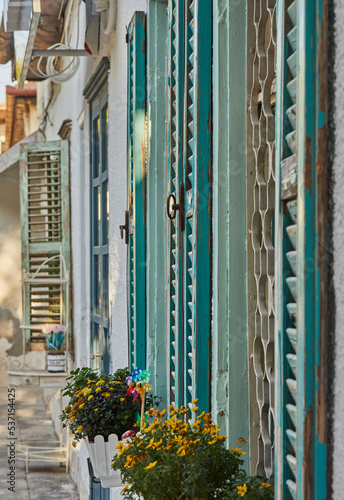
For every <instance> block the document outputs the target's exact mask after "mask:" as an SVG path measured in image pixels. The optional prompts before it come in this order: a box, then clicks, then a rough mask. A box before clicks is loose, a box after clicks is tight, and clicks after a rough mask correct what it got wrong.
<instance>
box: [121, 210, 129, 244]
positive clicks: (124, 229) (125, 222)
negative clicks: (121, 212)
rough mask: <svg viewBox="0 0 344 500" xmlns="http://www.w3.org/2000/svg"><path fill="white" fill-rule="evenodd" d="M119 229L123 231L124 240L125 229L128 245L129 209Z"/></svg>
mask: <svg viewBox="0 0 344 500" xmlns="http://www.w3.org/2000/svg"><path fill="white" fill-rule="evenodd" d="M119 230H120V231H121V238H122V240H123V231H125V243H126V244H127V245H128V243H129V210H126V211H125V216H124V224H122V225H121V226H119Z"/></svg>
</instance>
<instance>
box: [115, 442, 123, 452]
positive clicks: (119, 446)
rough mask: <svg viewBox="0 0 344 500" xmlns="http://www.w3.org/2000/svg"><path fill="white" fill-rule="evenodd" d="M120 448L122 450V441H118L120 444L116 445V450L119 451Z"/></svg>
mask: <svg viewBox="0 0 344 500" xmlns="http://www.w3.org/2000/svg"><path fill="white" fill-rule="evenodd" d="M121 448H123V441H120V442H119V443H118V445H117V446H116V449H117V450H120V449H121Z"/></svg>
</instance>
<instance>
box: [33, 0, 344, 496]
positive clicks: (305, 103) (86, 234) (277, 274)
mask: <svg viewBox="0 0 344 500" xmlns="http://www.w3.org/2000/svg"><path fill="white" fill-rule="evenodd" d="M341 11H342V9H341V4H340V2H327V1H326V0H318V1H316V2H314V1H312V2H311V1H308V0H294V1H287V0H247V1H246V2H245V1H235V0H234V1H230V0H214V1H212V2H210V1H208V0H168V1H165V0H147V3H146V2H144V1H143V0H135V1H133V2H130V4H128V3H127V2H122V1H118V2H111V1H110V3H109V6H108V9H105V10H104V11H103V12H102V13H101V14H100V15H99V13H98V12H97V2H96V1H95V2H89V1H87V2H85V3H84V2H73V1H70V2H68V3H67V6H65V10H63V9H62V10H61V12H62V17H61V19H63V22H64V25H63V30H62V31H61V30H60V31H59V33H63V34H62V38H61V37H60V38H59V41H62V42H63V43H64V44H66V45H68V46H69V47H73V48H75V49H80V48H82V46H83V42H84V34H86V35H85V36H86V38H85V41H86V44H87V48H88V50H89V51H90V52H91V53H92V56H91V55H90V56H88V57H86V56H85V55H84V54H83V55H80V57H79V56H77V57H78V64H79V66H78V67H77V69H76V70H75V72H74V74H73V75H72V76H71V77H70V79H66V80H65V81H57V82H54V81H52V79H51V78H46V79H43V78H39V80H41V79H42V80H44V81H39V83H38V84H37V101H38V110H39V121H40V124H39V129H40V131H41V132H42V133H43V134H44V136H45V141H44V142H45V143H48V144H52V145H53V144H55V146H54V147H57V146H56V145H57V144H59V146H58V147H60V145H63V144H64V145H65V146H63V147H68V148H69V158H67V159H66V163H67V164H68V165H67V166H68V169H69V175H70V181H69V186H70V188H69V187H68V186H66V187H65V188H63V187H61V197H62V199H63V198H64V199H67V197H68V199H69V198H70V254H69V253H68V252H67V253H68V255H67V254H66V262H67V267H68V270H69V271H70V272H71V288H70V290H71V311H72V320H71V329H70V333H71V340H72V351H73V359H71V363H72V365H71V366H92V367H94V368H98V369H100V370H102V371H104V372H109V371H113V370H115V369H117V368H120V367H123V366H125V365H128V366H129V367H130V369H132V368H134V367H136V366H141V367H142V368H147V369H149V370H151V372H152V378H151V379H152V385H153V387H154V392H155V393H156V394H157V395H158V396H160V397H161V398H162V405H164V406H165V405H167V406H168V405H169V404H170V403H175V404H177V405H181V404H186V405H188V404H190V402H191V401H192V400H193V399H195V398H198V405H199V407H200V408H202V409H206V410H211V411H212V414H213V416H214V418H215V420H216V421H217V422H218V423H219V424H220V426H221V429H222V432H223V433H224V434H226V435H227V436H228V445H233V444H234V443H235V441H236V440H237V439H239V438H240V437H243V438H247V439H249V452H248V453H247V455H246V456H245V466H246V469H247V470H249V471H250V473H251V474H259V475H260V476H263V477H266V478H268V479H269V480H271V481H274V483H275V498H276V499H280V500H282V499H283V500H289V499H298V500H301V499H305V500H306V499H318V500H321V499H325V498H328V499H329V498H334V499H340V498H341V476H342V472H341V470H340V463H341V460H340V457H341V454H342V453H343V452H342V446H341V420H342V415H343V412H342V411H341V407H342V405H343V401H344V394H343V391H342V389H341V384H340V379H341V375H340V374H341V371H342V369H343V366H342V361H341V352H342V348H343V346H342V344H343V339H342V334H341V330H340V325H341V322H340V318H341V315H342V314H343V310H344V309H343V308H344V305H343V303H342V302H343V301H342V296H343V285H342V282H343V280H342V279H341V269H342V267H343V265H342V260H343V258H342V252H341V248H342V238H343V236H342V234H343V231H342V223H341V220H342V209H343V207H342V205H343V202H342V196H341V177H342V166H341V149H342V142H343V141H342V140H341V138H342V135H343V133H344V129H343V124H342V119H341V112H340V109H341V101H342V84H341V81H342V80H341V72H342V67H343V64H342V58H341V50H342V49H341V47H342V45H343V44H342V43H341V42H342V41H343V36H344V35H343V33H342V31H343V30H342V27H341V26H342V25H343V23H341V16H342V14H341ZM45 15H49V12H48V13H47V12H45ZM43 27H44V24H43ZM98 30H99V31H98ZM59 36H60V35H59ZM37 37H38V35H37ZM37 37H36V38H37ZM37 43H38V42H37ZM66 61H69V60H68V59H63V58H61V61H60V62H59V63H58V64H60V66H58V68H57V69H58V71H59V72H61V71H62V72H63V70H64V68H66V67H67V65H68V64H69V62H66ZM32 64H33V63H32ZM34 64H36V66H37V61H36V62H35V63H34ZM36 66H35V67H36ZM32 69H34V66H32V67H31V70H32ZM36 70H37V67H36ZM32 74H33V73H32V71H31V76H30V78H33V76H32ZM61 74H62V73H61ZM26 75H30V73H29V72H27V73H26ZM336 75H337V78H335V77H336ZM55 141H59V142H55ZM61 141H62V142H61ZM31 147H34V146H31ZM49 147H50V146H49ZM51 147H53V146H51ZM61 147H62V146H61ZM28 151H30V146H28ZM25 162H27V160H25V159H24V160H23V165H24V164H26V163H25ZM66 168H67V167H66ZM64 189H65V192H64ZM51 228H52V229H51V231H54V227H53V226H51ZM67 231H69V229H68V224H66V225H64V226H63V229H62V233H61V234H63V232H67ZM56 241H57V240H56ZM58 241H59V240H58ZM62 404H63V402H62V401H61V400H60V399H58V398H57V399H56V400H55V403H54V405H55V407H54V408H55V413H56V415H57V414H58V413H59V408H60V407H61V405H62ZM56 425H58V420H57V418H56ZM72 474H73V476H74V478H75V480H76V482H77V484H78V487H79V490H80V492H81V495H82V498H88V497H90V498H91V499H92V498H94V499H95V498H103V499H105V498H110V497H111V498H112V499H114V498H117V497H119V491H117V490H116V489H113V491H111V492H109V491H102V490H101V489H99V487H98V486H95V485H94V484H93V483H92V482H91V483H90V481H89V474H88V470H87V465H86V450H85V449H84V448H83V446H81V447H80V448H78V449H76V451H75V452H73V454H72ZM89 495H90V496H89Z"/></svg>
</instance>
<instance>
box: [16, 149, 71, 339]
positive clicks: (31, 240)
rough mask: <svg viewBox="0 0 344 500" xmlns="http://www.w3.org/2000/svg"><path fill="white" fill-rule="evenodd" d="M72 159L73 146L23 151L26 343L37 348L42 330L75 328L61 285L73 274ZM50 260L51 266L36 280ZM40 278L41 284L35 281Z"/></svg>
mask: <svg viewBox="0 0 344 500" xmlns="http://www.w3.org/2000/svg"><path fill="white" fill-rule="evenodd" d="M68 155H69V152H68V141H56V142H44V143H29V144H25V145H23V146H21V156H20V210H21V239H22V266H23V288H24V304H23V316H24V317H23V322H24V324H25V325H27V326H30V328H28V329H27V330H26V338H27V341H30V342H31V343H36V342H41V341H44V336H42V331H41V326H42V325H43V324H45V323H59V324H64V325H66V324H70V321H69V317H68V318H67V314H68V315H69V311H70V308H69V307H68V306H69V304H66V297H67V295H68V294H66V290H65V284H63V283H62V282H61V280H63V279H64V278H65V277H66V275H65V271H66V270H67V271H69V270H70V209H69V156H68ZM60 254H62V255H63V258H64V262H65V264H66V269H63V261H62V260H61V259H60V258H59V256H60ZM52 257H55V258H52ZM51 258H52V259H51ZM47 259H51V260H50V261H48V262H47V263H46V264H45V265H44V266H43V267H42V268H41V269H40V271H39V273H38V274H37V275H35V273H36V271H37V270H38V269H39V267H40V266H41V265H42V264H43V263H44V262H45V261H46V260H47ZM34 275H35V280H36V281H35V282H34V280H31V281H30V278H32V277H33V276H34Z"/></svg>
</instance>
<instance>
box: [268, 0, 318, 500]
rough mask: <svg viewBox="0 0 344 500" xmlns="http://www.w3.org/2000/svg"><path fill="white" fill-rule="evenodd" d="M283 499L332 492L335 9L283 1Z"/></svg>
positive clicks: (279, 444) (279, 435) (279, 248)
mask: <svg viewBox="0 0 344 500" xmlns="http://www.w3.org/2000/svg"><path fill="white" fill-rule="evenodd" d="M277 33H278V43H277V47H278V55H277V89H276V95H277V109H276V116H277V130H276V157H277V164H276V165H277V168H276V174H277V175H276V190H277V206H276V211H277V214H276V236H277V237H276V255H277V267H276V290H277V295H276V302H277V304H276V306H277V314H276V318H277V328H278V331H277V334H278V338H277V341H278V350H277V370H276V375H277V380H276V384H277V402H276V415H277V432H276V433H275V435H276V491H277V496H278V498H281V499H285V500H287V499H298V500H302V499H303V500H305V499H307V500H308V499H312V500H313V499H319V500H320V499H324V498H327V486H326V467H327V464H326V440H327V437H326V429H327V425H326V386H327V382H326V363H327V360H326V332H327V325H326V302H327V294H326V283H327V277H326V266H327V264H326V260H327V257H326V255H327V254H326V209H327V202H326V189H327V187H326V170H327V165H326V98H327V96H326V93H325V92H326V81H327V64H326V43H327V38H326V37H327V34H326V33H327V24H326V2H323V1H322V0H318V1H313V0H312V1H310V0H294V1H293V2H291V3H290V2H286V1H284V0H277Z"/></svg>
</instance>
